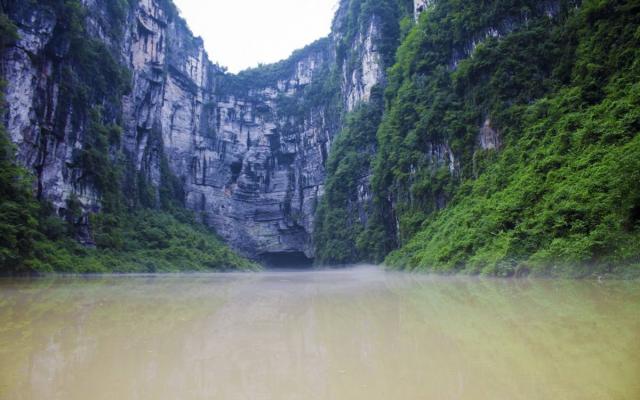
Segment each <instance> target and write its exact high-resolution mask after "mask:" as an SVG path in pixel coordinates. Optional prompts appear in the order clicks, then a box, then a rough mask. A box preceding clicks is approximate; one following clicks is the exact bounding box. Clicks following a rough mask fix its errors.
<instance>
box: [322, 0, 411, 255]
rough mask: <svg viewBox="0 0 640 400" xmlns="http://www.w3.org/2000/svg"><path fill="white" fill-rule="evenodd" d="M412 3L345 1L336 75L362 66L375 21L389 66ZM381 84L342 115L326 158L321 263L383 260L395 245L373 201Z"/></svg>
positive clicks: (340, 13) (338, 23) (340, 15)
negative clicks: (367, 37) (368, 34)
mask: <svg viewBox="0 0 640 400" xmlns="http://www.w3.org/2000/svg"><path fill="white" fill-rule="evenodd" d="M412 6H413V2H411V1H404V0H352V1H345V2H342V3H341V8H340V9H339V10H338V14H337V17H336V20H335V21H334V27H333V29H334V35H335V36H336V38H338V39H339V40H338V43H337V44H336V46H337V49H336V53H337V60H336V63H337V65H338V70H337V73H338V74H342V73H344V74H345V75H346V76H350V75H351V74H352V73H353V70H354V69H356V68H362V62H361V60H360V59H359V58H360V57H362V54H361V50H362V49H361V48H360V47H361V46H362V45H363V43H362V37H360V38H359V35H362V34H364V33H366V32H367V30H368V29H369V26H370V25H371V24H372V23H373V24H374V25H375V26H376V29H379V30H380V35H379V37H377V38H376V39H377V43H375V45H376V46H377V49H378V50H379V51H380V55H381V56H382V62H383V64H384V65H383V66H384V67H388V66H391V65H392V63H393V57H394V54H395V51H396V49H397V47H398V45H399V44H400V40H401V37H402V34H403V33H402V32H403V27H406V26H407V24H408V23H410V18H411V17H410V15H411V12H412V10H413V8H412ZM383 91H384V89H383V87H381V86H378V87H376V88H374V89H373V90H372V93H371V98H370V101H369V102H366V103H362V104H360V105H359V106H358V107H357V108H356V109H355V110H354V111H352V112H351V113H349V115H348V116H347V117H346V118H345V119H344V123H343V128H342V130H341V131H340V133H339V134H338V135H337V138H336V140H335V142H334V143H333V144H332V148H331V153H330V155H329V158H328V161H327V165H326V168H327V181H326V184H325V196H324V197H323V198H322V200H321V202H320V205H319V207H318V210H317V213H316V219H315V221H316V227H315V233H314V236H315V245H316V262H317V263H318V264H347V263H353V262H357V261H372V262H377V261H381V260H382V259H383V258H384V256H385V255H386V254H387V253H388V251H389V250H390V249H391V248H392V243H391V242H392V241H390V240H389V239H388V237H387V236H386V233H387V232H386V230H385V229H384V228H383V226H384V224H385V220H384V218H382V214H381V213H375V212H373V210H374V209H375V208H378V205H377V201H376V204H373V203H372V202H371V200H372V199H371V197H372V196H371V195H372V194H371V193H370V184H369V181H370V179H371V173H372V172H371V165H372V162H373V160H374V159H375V154H376V148H377V146H376V132H377V130H378V126H379V125H380V122H381V119H382V114H383V111H384V99H383V96H382V95H383Z"/></svg>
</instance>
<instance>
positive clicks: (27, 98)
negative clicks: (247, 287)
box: [2, 0, 384, 260]
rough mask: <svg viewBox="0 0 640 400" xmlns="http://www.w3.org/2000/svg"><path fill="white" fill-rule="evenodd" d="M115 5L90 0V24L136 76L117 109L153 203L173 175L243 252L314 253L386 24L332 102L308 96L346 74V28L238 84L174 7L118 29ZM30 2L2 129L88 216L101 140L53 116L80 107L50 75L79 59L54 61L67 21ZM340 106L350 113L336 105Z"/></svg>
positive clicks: (10, 57)
mask: <svg viewBox="0 0 640 400" xmlns="http://www.w3.org/2000/svg"><path fill="white" fill-rule="evenodd" d="M347 2H348V1H346V0H345V1H343V3H347ZM106 3H109V2H102V1H98V0H82V5H83V6H84V7H85V8H86V10H87V13H86V17H85V21H84V24H85V27H86V31H87V32H88V34H89V36H90V37H91V39H93V40H97V41H99V42H101V43H103V44H104V45H106V47H107V48H108V49H109V50H110V52H111V53H112V54H113V55H114V57H115V58H116V59H117V60H119V63H120V64H121V65H123V66H125V67H126V68H127V69H128V70H129V71H130V75H131V85H130V86H131V87H130V90H129V91H128V92H127V94H126V95H124V96H121V98H120V99H119V100H118V101H117V102H115V103H114V104H112V107H106V108H114V109H118V110H119V114H120V117H119V118H118V121H119V125H120V126H121V127H122V130H123V134H122V140H121V143H120V144H119V148H118V149H117V150H118V151H121V152H123V153H124V154H125V155H126V158H127V159H128V160H129V163H130V164H131V165H132V167H131V168H133V170H134V171H133V173H134V175H136V176H139V177H140V179H142V180H144V181H146V182H148V183H150V184H151V186H152V187H153V188H154V190H155V192H156V196H158V193H159V190H160V189H159V188H160V187H161V186H162V185H163V180H166V179H167V175H170V176H171V177H172V179H174V180H176V181H177V182H179V184H180V186H181V190H182V191H183V193H184V204H185V205H186V206H187V207H188V208H190V209H192V210H194V211H195V212H196V213H197V215H198V216H199V217H201V218H202V219H203V220H204V221H206V222H207V223H208V224H209V225H210V226H212V227H213V228H214V229H215V230H216V231H217V232H218V233H219V235H220V236H222V237H223V238H224V239H225V240H226V241H227V242H228V243H229V244H230V245H231V246H232V247H233V248H235V249H236V250H238V251H239V252H241V253H242V254H244V255H247V256H249V257H252V258H255V259H270V260H276V259H277V258H278V257H284V258H286V257H288V256H292V257H298V258H300V257H303V256H304V257H307V258H312V257H313V255H314V248H313V244H312V240H311V235H312V233H313V220H314V214H315V209H316V205H317V203H318V200H319V198H320V197H321V196H322V194H323V187H324V180H325V167H324V164H325V161H326V160H327V156H328V153H329V151H330V148H331V143H332V139H333V138H334V136H335V135H336V134H337V133H338V132H339V130H340V128H341V119H342V117H341V112H340V111H339V110H340V109H346V110H351V109H353V107H355V105H356V104H357V103H358V102H360V101H367V100H368V99H369V95H370V92H371V89H372V88H373V87H374V86H375V85H377V84H378V83H380V82H381V81H382V80H383V79H384V73H383V67H382V65H381V60H380V56H379V53H378V52H377V49H376V41H377V40H378V37H379V35H380V33H379V29H378V26H377V23H376V20H375V18H373V19H372V20H371V21H370V23H369V24H365V25H363V27H362V28H361V32H358V34H357V35H356V37H355V39H353V40H352V42H351V43H350V45H351V46H350V50H349V51H350V52H353V53H354V54H356V55H357V57H358V59H359V60H361V63H360V64H359V66H358V68H356V69H355V70H353V71H347V69H346V68H345V69H343V72H342V83H341V84H339V85H337V86H336V87H335V88H334V89H333V91H332V92H331V94H332V96H329V95H326V94H325V95H324V97H319V96H316V97H318V99H317V100H309V98H314V97H313V96H312V95H313V93H315V92H313V91H314V90H316V88H319V87H327V85H326V83H325V81H326V80H327V79H328V77H330V74H331V73H332V71H333V70H335V68H336V66H335V65H336V46H335V43H336V40H337V38H339V37H340V34H339V33H338V32H334V33H333V34H332V36H331V37H330V38H327V39H323V40H321V41H319V42H317V43H315V44H314V45H312V46H309V47H308V48H306V49H304V50H302V51H300V52H297V53H295V54H294V55H293V56H292V58H291V59H289V60H286V61H284V62H282V63H280V64H278V65H276V66H275V67H277V73H275V74H271V75H269V74H268V73H266V72H265V73H262V72H260V71H257V72H256V71H253V72H255V74H254V75H256V76H258V77H259V78H260V79H253V80H252V79H249V78H250V77H251V76H253V75H251V71H250V73H247V74H245V75H242V74H241V75H240V76H233V75H229V74H226V73H225V72H224V70H223V69H222V68H220V67H219V66H217V65H216V64H213V63H212V62H211V61H209V58H208V55H207V53H206V52H205V50H204V46H203V43H202V41H201V40H200V39H199V38H194V37H193V35H192V33H191V32H190V30H189V28H188V27H187V25H186V23H185V22H184V21H183V20H182V19H181V18H180V17H179V16H178V15H177V11H176V10H175V8H174V7H173V5H171V4H170V2H167V1H161V0H138V1H137V2H133V3H134V4H132V5H131V7H129V8H126V9H125V10H124V11H123V12H124V14H123V15H122V21H124V27H122V32H120V33H119V34H118V35H113V34H111V33H110V30H112V29H113V25H117V24H115V23H114V21H113V19H112V16H111V15H112V10H110V9H109V5H107V4H106ZM343 7H345V6H344V4H343ZM22 8H23V9H22V10H20V11H19V12H18V11H16V12H14V13H13V14H10V16H11V18H12V19H14V21H15V22H16V24H17V25H18V28H19V34H20V40H19V42H18V43H16V44H15V45H14V46H12V47H11V48H9V49H8V50H7V51H6V52H5V53H4V54H3V55H2V72H3V75H4V79H5V80H6V81H7V82H8V85H7V88H6V91H5V92H6V95H5V96H6V100H7V103H8V105H9V107H8V110H7V112H6V115H5V119H4V121H5V124H6V126H7V128H8V131H9V132H10V134H11V138H12V140H13V142H14V143H16V145H17V150H18V160H19V161H20V162H21V163H22V164H23V165H25V166H27V167H29V168H31V169H32V170H33V171H34V172H35V175H36V177H37V186H38V194H39V196H41V197H42V198H45V199H47V200H49V201H51V202H52V203H53V205H54V206H55V208H56V209H57V210H59V212H60V213H61V214H62V213H63V212H64V208H65V207H66V204H67V201H68V199H69V198H70V197H71V196H74V197H77V198H78V199H79V200H80V202H81V203H82V205H83V207H84V209H85V211H87V212H98V211H99V210H100V209H101V197H100V193H99V191H97V190H96V189H95V188H94V187H92V185H90V184H86V183H83V181H82V180H81V179H80V178H79V177H80V176H81V175H82V171H81V170H80V169H79V168H77V167H76V166H75V165H74V158H73V155H74V151H76V150H78V149H81V148H82V147H83V146H84V144H83V143H84V141H83V137H85V136H86V135H89V134H91V132H89V128H88V123H87V121H86V119H85V120H83V119H82V118H80V120H81V121H84V122H82V123H72V122H71V119H72V118H66V119H63V120H60V119H59V118H56V116H59V115H61V114H65V115H74V113H76V114H78V113H79V112H77V110H76V108H74V106H73V105H70V104H67V103H61V99H62V97H61V94H60V88H61V85H62V83H63V82H62V81H61V78H60V76H59V74H54V73H53V71H54V66H57V65H58V66H59V64H60V63H64V61H60V60H64V56H65V52H68V51H69V50H68V48H67V49H65V47H64V46H60V49H59V52H60V54H59V59H56V58H55V57H53V56H52V55H51V47H52V44H51V41H52V38H53V36H54V31H55V30H56V29H64V27H63V26H62V25H61V24H62V22H61V20H62V17H61V16H60V15H56V12H55V10H53V9H51V8H50V7H48V6H45V5H37V6H30V7H28V8H26V9H24V7H22ZM17 9H20V7H17ZM339 18H340V16H339V15H338V17H337V21H338V22H337V24H338V25H339ZM275 67H274V66H268V67H266V69H265V71H270V69H269V68H275ZM247 77H249V78H247ZM323 85H324V86H323ZM335 99H338V102H340V103H342V106H343V107H338V108H337V109H336V107H335V103H336V102H335ZM63 108H64V109H63ZM336 110H338V111H336Z"/></svg>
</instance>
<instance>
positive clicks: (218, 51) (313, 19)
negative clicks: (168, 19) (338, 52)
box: [174, 0, 338, 72]
mask: <svg viewBox="0 0 640 400" xmlns="http://www.w3.org/2000/svg"><path fill="white" fill-rule="evenodd" d="M174 2H175V4H176V5H177V6H178V8H179V9H180V12H181V14H182V16H183V17H184V18H185V19H186V20H187V23H188V24H189V27H190V28H191V30H192V31H193V33H194V34H195V35H196V36H201V37H202V39H203V40H204V44H205V47H206V49H207V52H208V53H209V58H210V59H211V61H213V62H217V63H219V64H220V65H223V66H225V67H227V68H229V71H231V72H239V71H241V70H243V69H247V68H249V67H254V66H256V65H258V63H272V62H276V61H280V60H282V59H285V58H287V57H288V56H289V55H290V54H291V53H292V52H293V51H294V50H297V49H299V48H302V47H304V46H305V45H307V44H310V43H311V42H313V41H314V40H316V39H320V38H321V37H324V36H327V35H328V34H329V31H330V28H331V20H332V19H333V14H334V12H335V10H336V8H337V3H338V0H174Z"/></svg>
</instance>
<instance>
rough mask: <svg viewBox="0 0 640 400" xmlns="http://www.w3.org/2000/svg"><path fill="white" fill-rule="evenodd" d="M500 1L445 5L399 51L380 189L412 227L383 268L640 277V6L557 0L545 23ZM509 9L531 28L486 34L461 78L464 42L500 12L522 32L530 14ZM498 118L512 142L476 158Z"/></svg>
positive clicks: (384, 129) (495, 22)
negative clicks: (451, 162)
mask: <svg viewBox="0 0 640 400" xmlns="http://www.w3.org/2000/svg"><path fill="white" fill-rule="evenodd" d="M491 3H492V6H491V7H489V6H487V4H476V3H472V2H456V1H441V2H438V3H437V6H436V7H434V8H433V9H432V10H430V11H429V12H427V13H426V14H425V15H423V16H422V18H421V21H420V24H419V25H418V26H417V27H416V28H415V29H414V30H413V31H412V32H411V33H410V34H409V36H408V37H407V39H406V40H405V42H404V43H403V45H402V46H401V48H400V49H399V51H398V54H397V64H396V65H395V66H394V67H393V69H392V71H391V77H390V82H391V83H390V89H389V91H388V93H387V97H388V101H389V104H390V107H389V109H388V110H387V113H386V117H385V120H384V121H383V123H382V125H381V128H380V130H379V132H378V144H379V153H378V158H377V160H376V169H375V172H376V175H375V180H374V187H375V191H376V195H377V196H378V198H379V199H392V202H393V207H394V211H395V218H397V219H398V221H399V226H400V229H399V231H398V232H393V233H395V234H396V237H397V239H398V241H399V244H400V245H401V246H402V247H401V248H400V249H399V250H397V251H395V252H393V253H392V254H391V255H389V256H388V257H387V259H386V263H387V264H388V265H390V266H394V267H399V268H409V269H427V270H436V271H439V272H458V271H464V272H469V273H484V274H491V275H502V276H511V275H516V274H523V273H536V274H551V275H568V276H589V275H596V274H597V275H600V274H607V273H616V274H630V275H633V274H638V273H639V272H640V268H639V267H638V265H639V264H640V247H639V246H638V245H637V243H640V225H639V220H640V218H639V212H638V210H639V209H640V187H639V186H638V182H639V180H638V178H640V176H639V175H638V167H640V164H639V160H640V147H639V146H640V141H639V140H638V135H637V134H638V129H639V127H640V111H639V110H640V86H638V81H639V79H638V78H639V77H640V76H639V72H640V63H639V62H638V60H639V59H640V53H638V49H639V48H640V46H639V45H640V43H639V41H640V35H639V34H638V26H640V18H639V16H640V4H637V3H636V2H633V1H616V0H608V1H595V0H594V1H584V2H583V4H582V5H581V7H579V8H574V7H572V4H571V3H563V2H560V4H561V7H560V8H559V10H558V13H557V15H556V16H555V17H554V18H549V17H547V16H546V15H544V12H543V11H544V10H539V11H538V13H539V14H540V15H539V16H537V17H536V9H535V6H536V3H537V2H530V3H531V4H529V5H528V8H527V9H526V11H522V10H523V8H522V7H526V6H527V2H522V1H521V2H518V4H519V5H520V7H514V4H512V3H513V2H509V1H497V0H496V1H493V2H491ZM474 7H482V10H489V11H488V12H482V10H476V9H474ZM500 10H504V11H505V12H506V11H509V12H510V11H513V10H517V11H518V12H519V13H520V12H522V13H524V15H527V23H526V24H520V25H519V27H518V28H517V29H515V30H513V32H511V33H509V32H505V34H504V36H503V37H501V38H495V37H487V38H486V39H484V40H483V41H482V43H481V44H480V45H479V46H478V47H477V48H476V49H475V51H473V53H472V55H471V57H469V58H467V59H464V60H459V62H458V64H457V65H456V68H455V69H452V68H451V60H452V58H455V49H457V48H464V47H465V45H464V40H465V39H464V38H474V37H477V34H478V33H481V32H483V31H484V30H486V29H488V28H489V27H492V26H497V27H499V26H501V23H500V22H499V21H501V20H504V18H508V19H509V21H511V26H513V25H514V24H513V21H514V20H517V19H518V17H517V16H514V15H509V13H507V14H504V13H503V12H501V11H500ZM485 17H486V19H485ZM467 40H468V39H467ZM466 47H468V46H466ZM451 49H454V51H452V50H451ZM487 118H488V119H490V120H491V123H492V125H493V126H494V128H495V129H496V130H498V131H499V132H500V134H501V136H502V139H503V141H504V147H503V149H502V150H501V151H499V152H496V151H494V150H486V151H485V150H481V149H478V146H477V136H478V132H479V129H480V126H481V125H482V123H483V121H484V120H485V119H487ZM437 144H448V145H449V146H450V148H451V149H452V151H453V154H455V155H456V157H457V160H456V163H457V164H456V167H457V168H456V170H455V172H454V173H453V174H452V173H449V172H448V171H447V170H446V169H445V168H446V167H448V165H443V163H438V162H437V161H436V162H434V160H433V159H429V157H425V154H428V149H429V146H433V145H437ZM438 199H444V200H445V202H446V204H447V205H446V207H444V209H442V207H441V206H440V204H439V203H440V202H439V201H438Z"/></svg>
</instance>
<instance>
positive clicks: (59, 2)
mask: <svg viewBox="0 0 640 400" xmlns="http://www.w3.org/2000/svg"><path fill="white" fill-rule="evenodd" d="M38 3H39V4H40V5H44V6H47V7H49V8H50V9H51V10H52V11H53V12H54V14H55V15H56V16H57V24H56V28H55V30H54V33H53V37H52V39H51V41H50V42H49V44H48V47H47V49H46V51H47V52H48V53H50V57H51V59H52V60H56V62H55V63H54V65H53V71H52V74H53V79H56V80H57V81H59V82H61V83H62V85H61V87H60V95H59V97H58V107H57V110H56V113H57V114H56V115H55V117H54V119H55V121H56V124H55V126H54V127H53V129H52V130H50V131H49V130H43V131H42V132H41V140H42V142H43V148H45V149H46V145H45V144H44V143H47V142H48V141H55V140H67V139H68V140H72V141H77V142H80V143H82V146H81V147H80V146H78V147H76V150H74V154H73V163H72V164H71V165H69V168H70V169H71V170H72V171H73V174H74V176H75V177H76V180H75V181H76V185H77V186H78V188H91V189H92V190H95V191H97V193H98V194H99V196H100V199H101V209H100V213H98V214H92V213H89V215H88V217H87V210H83V206H82V203H81V202H80V201H79V199H78V198H77V197H71V198H70V199H69V200H68V201H67V205H66V207H65V208H64V209H63V210H54V209H53V208H52V207H51V205H49V204H48V203H47V202H46V201H44V200H36V197H34V194H33V179H32V177H31V176H30V175H29V173H28V172H27V171H26V170H24V169H23V168H21V167H19V166H17V164H16V161H15V156H14V153H15V151H16V149H15V148H14V146H13V145H12V144H11V141H10V140H9V138H8V135H7V132H6V130H5V128H4V127H0V274H24V273H34V272H35V273H45V272H68V273H89V272H95V273H103V272H175V271H203V270H216V271H220V270H229V269H241V270H248V269H255V268H257V266H256V265H255V264H253V263H251V262H249V261H248V260H246V259H244V258H242V257H240V256H238V255H236V254H234V253H233V252H232V251H231V250H230V249H229V248H228V247H226V246H225V245H224V244H223V243H222V242H221V241H220V240H219V239H218V238H217V237H216V236H215V234H214V233H213V232H211V231H210V230H209V229H208V228H206V227H205V226H204V225H202V224H201V223H199V222H197V221H196V220H195V218H194V217H193V215H191V214H190V213H189V212H187V211H185V210H184V193H183V190H182V187H181V182H180V181H179V180H178V179H177V178H176V177H175V176H173V174H172V173H171V172H170V170H169V168H168V164H167V160H166V157H164V155H163V154H162V153H160V158H161V165H160V175H161V180H162V184H161V185H160V187H159V188H154V187H153V186H151V185H150V184H149V183H148V182H147V179H146V178H145V176H146V175H145V174H144V173H135V172H133V171H134V168H133V166H132V163H131V161H129V160H128V158H127V156H126V154H123V152H122V151H121V150H120V149H121V143H120V141H121V135H122V128H121V127H120V122H119V120H120V114H121V110H120V104H121V101H120V99H121V98H122V96H123V95H124V94H125V93H126V92H127V91H128V90H129V81H130V77H129V72H128V70H127V69H126V68H124V67H122V66H121V65H120V64H119V62H118V61H117V60H116V59H115V57H114V56H113V55H112V53H111V51H110V50H109V49H108V48H107V47H106V45H105V44H104V43H102V42H99V41H97V40H92V39H88V38H87V35H86V32H85V28H84V18H85V15H84V13H85V10H84V8H83V6H82V5H81V3H80V2H79V1H78V0H47V1H41V2H38ZM33 5H34V3H33V2H26V3H16V2H9V4H8V5H7V6H5V7H7V8H8V9H10V10H11V11H13V12H16V13H19V12H20V8H21V7H29V6H33ZM105 6H106V9H107V11H108V12H109V13H110V14H113V15H111V18H116V21H117V20H118V18H120V19H123V18H124V17H125V16H126V8H125V7H127V2H125V1H122V0H111V1H108V2H107V3H106V4H105ZM111 22H113V21H111ZM116 25H117V24H116ZM121 25H122V24H121ZM113 34H114V35H117V34H118V33H117V32H114V33H113ZM17 38H18V36H17V33H16V28H15V26H14V24H13V23H12V22H11V20H10V19H9V18H8V17H7V15H6V14H4V13H0V46H1V48H2V49H4V48H5V47H6V46H8V45H10V44H11V43H12V42H13V41H15V40H16V39H17ZM115 38H117V37H115ZM67 45H68V48H67ZM70 110H73V112H70ZM67 126H71V127H72V130H73V132H75V134H76V135H77V137H71V138H66V133H65V129H66V127H67ZM149 140H150V141H151V142H153V141H155V142H154V143H155V144H156V147H157V148H160V149H162V148H163V146H162V143H161V140H162V138H161V135H160V134H159V133H158V132H156V131H155V130H154V132H152V133H151V137H150V139H149ZM125 193H127V195H125ZM37 195H38V197H40V193H37ZM91 211H94V212H95V211H96V210H91ZM87 218H89V219H90V221H87ZM78 240H79V241H80V242H82V243H85V245H82V244H80V243H79V242H78ZM87 244H88V245H90V246H87Z"/></svg>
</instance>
